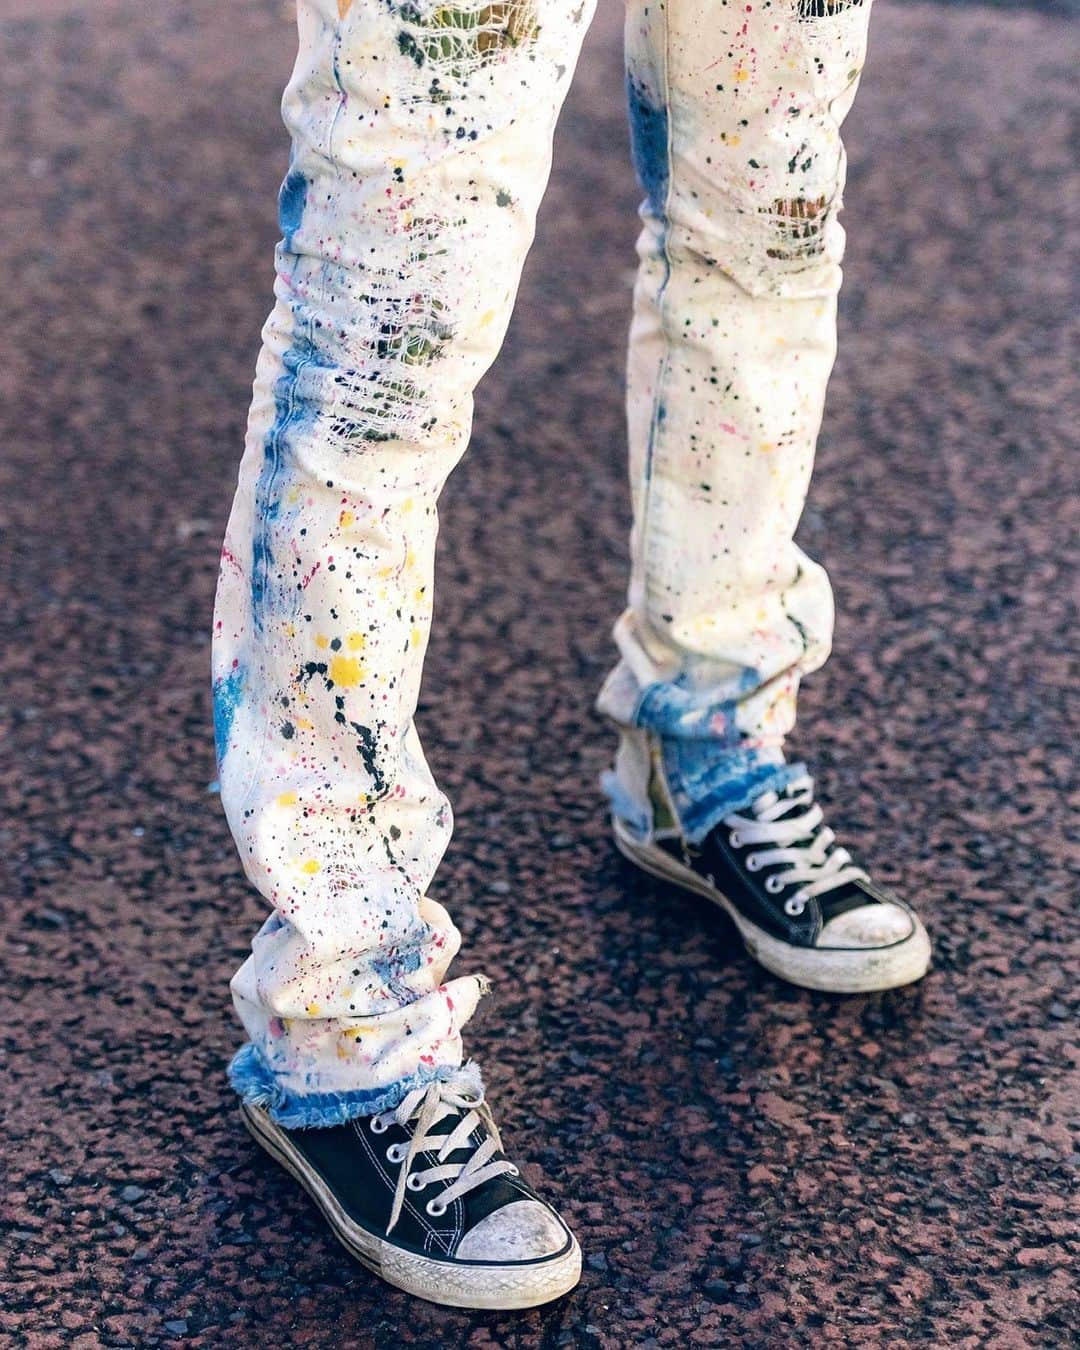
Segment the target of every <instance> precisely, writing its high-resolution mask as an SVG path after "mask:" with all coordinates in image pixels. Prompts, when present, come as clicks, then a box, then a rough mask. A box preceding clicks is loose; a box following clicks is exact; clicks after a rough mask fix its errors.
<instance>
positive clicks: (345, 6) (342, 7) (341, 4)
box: [337, 0, 352, 19]
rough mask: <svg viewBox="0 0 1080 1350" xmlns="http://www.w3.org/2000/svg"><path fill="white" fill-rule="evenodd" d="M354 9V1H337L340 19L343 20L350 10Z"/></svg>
mask: <svg viewBox="0 0 1080 1350" xmlns="http://www.w3.org/2000/svg"><path fill="white" fill-rule="evenodd" d="M350 9H352V0H337V12H338V18H339V19H343V18H344V17H345V15H346V14H348V12H349V10H350Z"/></svg>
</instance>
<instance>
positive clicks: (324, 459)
mask: <svg viewBox="0 0 1080 1350" xmlns="http://www.w3.org/2000/svg"><path fill="white" fill-rule="evenodd" d="M591 12H592V4H591V0H584V2H580V0H493V2H492V3H477V0H462V2H461V3H460V4H451V5H447V4H445V3H443V4H435V3H433V0H418V2H417V0H408V3H405V2H404V0H401V2H399V0H385V2H384V0H379V3H375V2H374V0H372V2H371V3H358V4H354V3H351V0H299V37H300V41H299V53H298V56H297V60H296V66H295V69H294V72H293V75H292V79H291V81H290V83H289V86H288V88H287V90H286V93H285V97H284V102H283V113H284V118H285V122H286V125H287V126H288V128H289V131H290V132H291V134H292V142H293V148H292V157H291V161H290V169H289V174H288V177H287V178H286V179H285V182H284V185H283V187H282V190H281V197H280V221H281V228H282V232H283V238H282V241H281V243H280V244H279V245H278V248H277V253H276V281H275V296H276V303H275V305H274V309H273V311H272V313H271V314H270V317H269V319H268V320H267V323H266V326H265V328H264V330H263V347H262V351H261V354H260V356H259V360H258V366H257V372H256V378H255V388H254V397H253V402H252V406H251V412H250V417H249V423H248V430H247V439H246V446H245V451H244V457H243V461H242V464H241V468H240V481H239V487H238V490H237V493H236V499H235V502H234V505H233V509H232V515H231V518H230V521H229V525H228V532H227V537H226V540H225V546H224V550H223V554H222V566H221V574H220V580H219V586H218V595H217V605H216V612H215V619H214V657H213V665H214V702H215V726H216V733H217V744H218V755H219V764H220V779H221V789H222V800H223V804H224V808H225V812H226V815H227V817H228V821H229V825H230V827H231V829H232V832H233V836H234V838H235V840H236V843H237V847H238V849H239V852H240V855H241V858H242V859H243V863H244V867H245V869H246V872H247V875H248V877H249V879H250V880H251V881H252V883H253V884H254V885H255V886H256V887H257V888H258V889H259V891H260V892H261V893H262V895H263V896H264V897H265V899H266V900H267V901H268V902H269V904H270V906H271V907H272V911H273V912H272V913H271V915H270V917H269V918H268V919H267V921H266V922H265V923H264V924H263V926H262V928H261V929H260V931H259V933H258V934H257V935H256V937H255V939H254V941H253V943H252V950H251V955H250V956H249V957H248V959H247V960H246V961H245V962H244V964H243V966H242V967H241V969H240V970H239V971H238V973H237V974H236V976H235V977H234V979H233V981H232V991H233V996H234V1001H235V1005H236V1008H237V1011H238V1013H239V1016H240V1019H241V1021H242V1022H243V1025H244V1027H245V1029H246V1031H247V1033H248V1036H249V1038H250V1039H249V1043H248V1044H247V1045H246V1046H245V1047H244V1049H243V1050H242V1051H241V1052H240V1054H239V1055H238V1056H237V1058H236V1060H235V1061H234V1063H233V1066H232V1077H233V1082H234V1084H235V1085H236V1087H237V1088H238V1089H239V1090H240V1091H241V1092H242V1093H244V1094H245V1095H246V1096H247V1097H248V1098H249V1099H251V1100H255V1101H260V1102H262V1103H264V1104H269V1105H270V1106H271V1107H272V1109H273V1110H274V1112H275V1114H276V1116H277V1118H278V1119H279V1120H281V1121H282V1122H283V1123H286V1124H294V1125H312V1124H324V1123H330V1122H332V1121H336V1120H342V1119H347V1118H349V1117H350V1116H353V1115H359V1114H364V1113H367V1112H370V1111H375V1110H381V1109H386V1108H387V1107H388V1106H390V1105H392V1104H394V1103H395V1102H396V1101H398V1100H400V1099H401V1097H402V1096H404V1094H405V1093H406V1092H407V1091H408V1090H409V1089H410V1088H411V1087H412V1086H415V1085H416V1084H417V1083H419V1082H424V1081H426V1080H427V1079H429V1078H431V1077H433V1076H439V1075H443V1074H445V1073H447V1072H448V1071H451V1070H452V1069H453V1068H454V1067H455V1066H457V1065H459V1064H460V1061H461V1055H462V1047H461V1029H462V1025H463V1023H464V1022H465V1021H466V1020H467V1018H468V1017H469V1016H470V1014H471V1013H472V1011H473V1009H474V1007H475V1005H476V1002H477V999H478V997H479V995H480V993H481V991H482V985H483V980H482V977H480V976H473V975H466V976H462V977H460V978H457V979H452V980H449V981H448V980H447V978H446V976H447V967H448V966H449V964H450V962H451V960H452V958H453V956H454V955H455V953H456V951H457V949H458V945H459V941H460V939H459V935H458V932H457V930H456V929H455V928H454V926H453V924H452V923H451V921H450V919H449V916H448V915H447V914H446V911H445V910H444V909H443V908H442V907H441V906H439V905H438V904H436V903H434V902H433V901H431V900H429V899H427V898H425V891H426V888H427V886H428V883H429V881H430V879H431V877H432V874H433V872H434V870H435V868H436V866H437V864H438V862H439V860H440V858H441V856H442V853H443V851H444V849H445V847H446V844H447V841H448V839H449V835H450V829H451V813H450V808H449V805H448V803H447V801H446V798H445V797H444V796H443V795H442V793H441V792H440V791H439V790H438V788H437V787H436V786H435V784H434V782H433V781H432V777H431V774H430V772H429V770H428V766H427V764H426V762H425V760H424V755H423V751H422V750H421V747H420V742H419V740H418V737H417V733H416V728H415V726H414V723H413V715H414V712H415V708H416V703H417V694H418V689H419V684H420V676H421V668H422V664H423V658H424V651H425V647H426V644H427V639H428V628H429V623H430V619H431V603H432V570H433V562H434V549H435V536H436V526H437V516H436V499H437V497H438V495H439V491H440V489H441V487H442V485H443V482H444V481H445V479H446V477H447V475H448V473H449V472H450V470H451V469H452V468H453V466H454V465H455V464H456V462H457V460H458V459H459V457H460V456H461V454H462V452H463V450H464V448H465V445H466V443H467V440H468V437H469V432H470V423H471V417H472V393H473V389H474V387H475V385H476V383H477V381H478V380H479V378H480V377H481V375H482V374H483V373H484V371H485V370H486V369H487V367H488V366H489V365H490V363H491V361H492V360H493V359H494V357H495V355H496V353H497V351H498V349H499V346H500V344H501V342H502V339H503V335H504V333H505V330H506V326H507V323H508V321H509V317H510V312H511V307H512V304H513V300H514V296H515V293H516V290H517V284H518V279H519V276H520V271H521V267H522V264H523V261H524V258H525V254H526V251H527V249H528V247H529V244H530V243H531V240H532V235H533V228H534V219H535V214H536V209H537V206H538V204H539V200H540V197H541V194H542V192H543V189H544V186H545V184H546V181H547V176H548V169H549V166H550V154H551V138H552V131H553V127H554V123H555V118H556V116H557V113H558V109H559V107H560V105H561V103H562V99H563V97H564V95H565V92H566V88H567V85H568V83H569V79H570V76H571V73H572V71H573V67H574V65H575V63H576V60H577V55H578V51H579V48H580V43H581V39H582V36H583V34H584V32H585V29H586V27H587V23H588V20H589V18H590V17H591Z"/></svg>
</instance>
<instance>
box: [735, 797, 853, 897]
mask: <svg viewBox="0 0 1080 1350" xmlns="http://www.w3.org/2000/svg"><path fill="white" fill-rule="evenodd" d="M793 806H798V807H802V808H804V809H803V810H802V811H801V812H800V813H799V814H787V813H789V812H791V810H792V807H793ZM751 810H752V812H753V815H745V816H744V815H739V814H737V813H736V814H733V815H730V816H726V817H725V818H724V824H725V825H726V826H727V827H728V830H729V831H730V834H729V836H728V838H729V839H730V841H731V844H732V847H733V848H736V847H741V846H742V845H743V844H771V845H772V846H773V847H771V848H765V849H763V850H761V851H755V852H753V853H748V854H747V855H746V857H745V859H744V862H745V864H746V868H747V871H749V872H757V871H760V869H761V868H763V867H771V866H774V865H777V864H780V863H788V864H789V866H788V867H787V868H785V870H784V871H782V872H773V873H771V874H770V875H769V876H768V877H766V878H765V889H766V890H767V891H768V892H769V893H770V894H771V895H776V894H778V893H779V892H780V891H781V890H783V889H784V887H785V886H796V885H797V886H798V887H799V889H798V890H797V891H796V892H795V894H794V895H791V896H789V897H788V899H787V900H785V901H784V910H785V912H786V913H787V914H789V915H791V917H792V918H797V917H798V916H799V915H800V914H801V913H802V912H803V910H804V909H805V908H806V905H807V902H808V901H809V900H812V899H813V898H814V897H815V896H817V895H824V894H825V893H826V892H827V891H834V890H836V888H837V887H838V886H845V885H847V883H848V882H849V881H869V880H870V878H869V876H868V875H867V874H866V872H864V871H863V869H862V868H861V867H858V866H857V865H856V864H855V863H854V861H853V860H852V857H851V854H850V853H849V852H848V851H847V849H846V848H834V847H833V845H834V844H835V841H836V835H835V834H833V832H832V830H830V829H829V828H828V827H827V826H826V827H825V828H823V829H822V828H820V827H821V824H822V821H823V820H824V818H825V817H824V814H823V813H822V810H821V807H820V806H819V805H818V804H817V803H816V802H815V801H814V780H813V779H812V778H811V777H810V775H809V774H800V775H799V777H798V778H796V779H793V780H792V782H791V783H790V784H789V785H788V790H787V792H786V793H785V795H784V796H780V795H779V794H778V793H776V792H766V793H764V794H762V796H760V797H758V798H757V800H756V801H755V802H754V803H753V804H752V806H751ZM780 817H782V819H781V818H780Z"/></svg>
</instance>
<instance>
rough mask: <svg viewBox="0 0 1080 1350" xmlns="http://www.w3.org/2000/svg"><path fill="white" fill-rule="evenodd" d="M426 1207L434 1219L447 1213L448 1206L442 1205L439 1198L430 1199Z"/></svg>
mask: <svg viewBox="0 0 1080 1350" xmlns="http://www.w3.org/2000/svg"><path fill="white" fill-rule="evenodd" d="M424 1208H425V1209H426V1210H427V1212H428V1213H429V1214H430V1215H431V1217H432V1218H433V1219H439V1218H441V1217H442V1216H443V1215H444V1214H445V1213H446V1206H445V1205H441V1204H440V1203H439V1202H438V1200H429V1201H428V1202H427V1204H426V1205H425V1206H424Z"/></svg>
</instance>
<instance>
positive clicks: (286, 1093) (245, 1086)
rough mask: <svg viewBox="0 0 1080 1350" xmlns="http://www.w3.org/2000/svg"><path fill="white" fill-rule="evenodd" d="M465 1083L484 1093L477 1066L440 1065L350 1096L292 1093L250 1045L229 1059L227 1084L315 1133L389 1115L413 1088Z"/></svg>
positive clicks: (292, 1125)
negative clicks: (360, 1117) (362, 1117)
mask: <svg viewBox="0 0 1080 1350" xmlns="http://www.w3.org/2000/svg"><path fill="white" fill-rule="evenodd" d="M451 1078H453V1079H463V1080H465V1081H464V1084H463V1086H466V1087H467V1088H468V1089H469V1090H470V1091H475V1092H476V1093H477V1094H479V1093H480V1092H482V1091H483V1081H482V1079H481V1077H480V1069H479V1066H478V1065H476V1064H473V1063H471V1062H470V1063H468V1064H464V1065H457V1064H442V1065H439V1066H438V1067H437V1068H434V1069H418V1070H417V1072H416V1073H414V1074H411V1075H410V1076H409V1077H408V1078H402V1079H399V1080H398V1082H396V1083H390V1084H389V1085H388V1086H386V1087H381V1088H357V1089H354V1090H352V1091H349V1092H312V1093H299V1092H291V1091H290V1090H289V1089H288V1088H284V1087H282V1085H281V1080H280V1079H279V1078H278V1076H277V1074H275V1073H274V1071H273V1069H272V1068H271V1067H270V1065H269V1063H268V1062H267V1060H266V1056H265V1055H264V1054H263V1053H262V1051H261V1050H260V1049H259V1048H258V1046H256V1045H252V1044H251V1043H250V1042H249V1043H248V1044H247V1045H245V1046H243V1047H242V1048H241V1049H240V1050H238V1051H237V1053H236V1054H235V1055H234V1056H233V1059H232V1062H231V1063H230V1065H229V1082H230V1083H231V1084H232V1086H233V1088H234V1090H235V1091H236V1092H237V1094H238V1095H239V1096H240V1098H241V1100H242V1101H245V1102H247V1104H248V1105H249V1106H261V1107H262V1108H263V1109H264V1110H266V1111H267V1112H269V1115H270V1119H271V1120H273V1121H275V1122H276V1123H277V1124H278V1125H280V1126H282V1128H283V1129H286V1130H304V1129H319V1128H325V1127H326V1126H329V1125H344V1124H345V1123H346V1121H349V1120H356V1119H357V1118H358V1117H359V1116H374V1115H377V1114H378V1112H380V1111H391V1110H393V1108H394V1107H395V1106H397V1105H399V1103H400V1102H402V1101H403V1100H404V1099H405V1097H407V1096H408V1094H409V1093H410V1092H412V1091H413V1090H414V1089H415V1088H418V1087H426V1086H427V1085H428V1084H429V1083H435V1082H447V1081H448V1080H449V1079H451Z"/></svg>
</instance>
